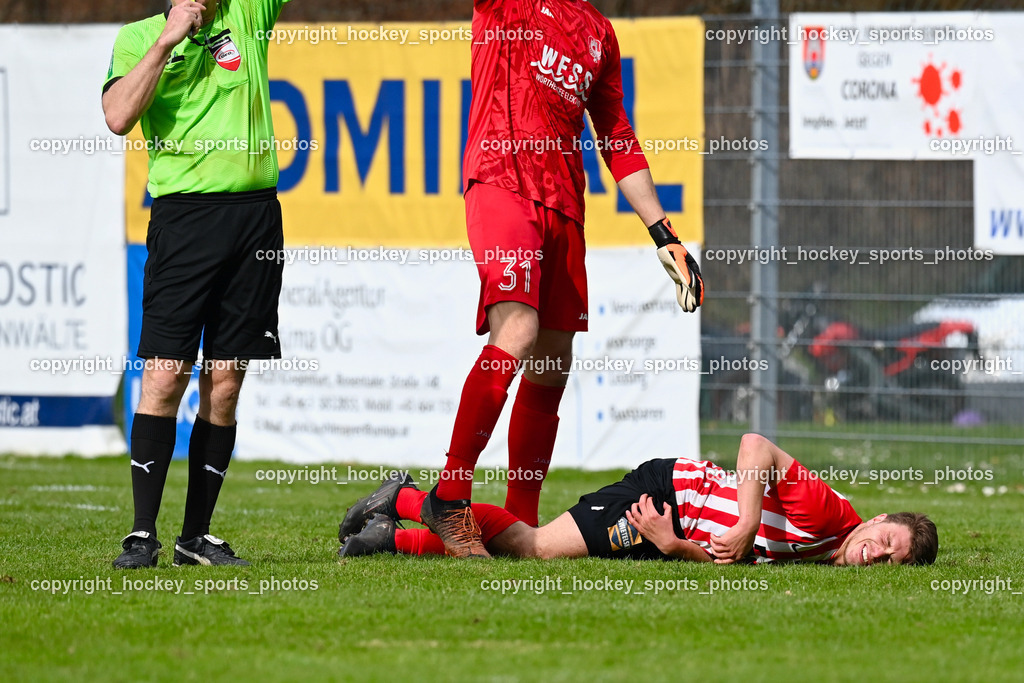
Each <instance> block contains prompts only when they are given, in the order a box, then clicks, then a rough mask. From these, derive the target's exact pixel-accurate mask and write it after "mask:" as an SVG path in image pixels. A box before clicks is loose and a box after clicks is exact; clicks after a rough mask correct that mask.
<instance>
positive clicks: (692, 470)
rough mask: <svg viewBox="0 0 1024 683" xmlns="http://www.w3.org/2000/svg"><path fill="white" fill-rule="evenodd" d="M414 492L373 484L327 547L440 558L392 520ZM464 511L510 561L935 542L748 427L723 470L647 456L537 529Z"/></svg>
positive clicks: (771, 556) (733, 556) (870, 559)
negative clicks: (866, 509) (874, 510)
mask: <svg viewBox="0 0 1024 683" xmlns="http://www.w3.org/2000/svg"><path fill="white" fill-rule="evenodd" d="M426 495H427V494H426V492H424V491H420V490H419V489H418V488H416V485H415V484H414V483H413V482H412V480H411V479H410V478H409V476H408V475H407V474H396V475H395V476H394V477H393V478H392V479H389V480H387V481H385V482H384V483H382V484H381V486H380V488H378V489H377V491H375V492H374V493H372V494H371V495H369V496H367V497H366V498H362V499H360V500H359V501H358V502H356V503H355V504H354V505H353V506H352V507H351V508H349V510H348V512H347V513H346V515H345V519H344V521H342V523H341V527H340V528H339V531H338V538H339V540H341V542H342V547H341V550H339V551H338V554H339V555H340V556H341V557H355V556H359V555H371V554H375V553H403V554H409V555H441V554H444V544H443V543H442V542H441V540H440V538H438V537H437V536H436V535H434V534H433V533H431V532H430V531H429V530H428V529H400V528H398V527H397V523H398V521H399V520H403V519H406V520H410V521H413V522H419V521H420V517H419V514H420V509H421V507H422V505H423V498H424V497H425V496H426ZM473 513H474V515H475V517H476V520H477V522H478V523H479V524H480V528H481V530H482V532H483V541H484V543H485V545H486V547H487V550H488V551H489V552H491V553H492V554H495V555H506V556H512V557H534V558H542V559H551V558H559V557H587V556H590V557H607V558H630V559H679V560H690V561H694V562H710V561H714V562H716V563H719V564H729V563H734V562H755V563H761V562H773V561H774V562H817V563H821V564H831V565H836V566H843V565H872V564H881V563H888V564H931V563H932V562H934V561H935V555H936V553H937V551H938V545H939V541H938V534H937V532H936V529H935V525H934V524H933V523H932V521H931V520H930V519H928V518H927V517H926V516H924V515H921V514H917V513H911V512H899V513H895V514H890V515H885V514H882V515H878V516H877V517H874V518H872V519H869V520H868V521H866V522H864V521H861V518H860V517H859V516H858V515H857V513H856V512H855V511H854V509H853V507H852V506H851V505H850V503H849V501H847V500H846V498H845V497H843V496H842V495H841V494H839V493H837V492H836V491H834V490H832V488H830V487H829V486H828V485H827V484H825V483H824V482H823V481H821V480H820V479H819V478H818V477H817V476H816V475H814V474H813V473H811V472H810V471H808V470H807V469H806V468H805V467H804V466H803V465H801V464H800V463H799V462H797V461H796V460H795V459H794V458H793V457H792V456H790V455H789V454H787V453H786V452H785V451H783V450H782V449H780V448H779V447H778V446H776V445H775V444H773V443H772V442H771V441H769V440H768V439H765V438H764V437H762V436H759V435H757V434H747V435H746V436H744V437H743V439H742V440H741V442H740V449H739V455H738V457H737V463H736V470H735V471H734V472H726V471H725V470H723V469H722V468H720V467H718V466H716V465H714V464H712V463H710V462H707V461H696V460H689V459H686V458H680V459H678V460H673V459H662V460H651V461H649V462H646V463H644V464H643V465H641V466H640V467H638V468H636V469H635V470H633V471H632V472H630V473H629V474H627V475H626V476H625V477H623V479H622V480H621V481H619V482H617V483H615V484H611V485H609V486H605V487H604V488H602V489H601V490H600V491H597V492H595V493H589V494H587V495H585V496H583V497H582V498H580V502H579V503H577V504H576V505H575V506H573V507H572V508H571V509H570V510H569V511H568V512H565V513H564V514H562V515H561V516H559V517H558V518H557V519H555V520H554V521H553V522H551V523H550V524H546V525H544V526H542V527H539V528H534V527H532V526H529V525H527V524H526V523H525V522H522V521H520V520H518V519H517V518H516V517H514V516H513V515H512V514H510V513H509V512H507V511H506V510H504V509H502V508H500V507H497V506H495V505H486V504H480V503H474V504H473Z"/></svg>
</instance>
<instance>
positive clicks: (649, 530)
mask: <svg viewBox="0 0 1024 683" xmlns="http://www.w3.org/2000/svg"><path fill="white" fill-rule="evenodd" d="M626 521H628V522H629V523H630V524H632V525H633V528H635V529H636V530H637V531H639V532H640V535H641V536H643V537H644V538H646V539H647V540H648V541H650V542H651V543H653V544H654V545H656V546H658V548H659V549H660V550H662V552H664V551H665V549H666V548H669V547H671V545H672V543H674V542H675V541H676V539H677V536H676V530H675V527H674V526H673V524H672V507H671V506H670V505H669V504H668V503H662V509H661V512H660V513H659V512H658V508H657V506H655V504H654V499H653V498H651V497H650V496H649V495H647V494H646V493H645V494H643V495H642V496H640V500H639V501H638V502H636V503H633V506H632V507H631V508H630V509H629V510H626Z"/></svg>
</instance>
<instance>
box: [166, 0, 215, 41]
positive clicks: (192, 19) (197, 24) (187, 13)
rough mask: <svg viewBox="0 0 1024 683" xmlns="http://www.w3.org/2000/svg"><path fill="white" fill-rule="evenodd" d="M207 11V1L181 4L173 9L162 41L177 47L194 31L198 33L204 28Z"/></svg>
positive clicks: (168, 17)
mask: <svg viewBox="0 0 1024 683" xmlns="http://www.w3.org/2000/svg"><path fill="white" fill-rule="evenodd" d="M205 11H206V0H199V2H193V1H192V0H186V2H182V3H179V4H177V5H175V6H174V7H172V8H171V11H170V12H169V13H168V14H167V25H166V26H165V27H164V32H163V35H162V36H161V39H163V40H165V41H166V42H167V43H170V44H171V45H177V44H178V43H180V42H181V41H183V40H185V36H187V35H189V34H190V33H192V32H193V31H198V30H199V29H200V28H202V26H203V12H205Z"/></svg>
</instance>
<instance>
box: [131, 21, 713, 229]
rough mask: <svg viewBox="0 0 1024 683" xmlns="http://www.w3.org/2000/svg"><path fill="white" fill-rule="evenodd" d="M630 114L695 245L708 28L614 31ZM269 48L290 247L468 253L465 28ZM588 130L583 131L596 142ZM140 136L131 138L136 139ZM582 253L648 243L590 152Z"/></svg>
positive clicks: (298, 37) (142, 203) (141, 178)
mask: <svg viewBox="0 0 1024 683" xmlns="http://www.w3.org/2000/svg"><path fill="white" fill-rule="evenodd" d="M613 24H614V26H615V31H616V35H617V36H618V39H619V44H620V49H621V54H622V70H623V89H624V92H625V99H624V105H625V107H626V110H627V113H628V114H629V116H630V118H631V120H632V121H633V125H634V128H635V130H636V134H637V137H638V139H639V141H640V144H641V145H642V146H643V148H644V151H645V154H646V155H647V159H648V162H649V163H650V165H651V172H652V173H653V175H654V179H655V182H656V183H657V185H658V193H659V196H660V197H661V200H662V204H663V205H664V206H665V209H666V210H667V211H668V213H669V216H670V217H671V219H672V221H673V225H674V226H675V227H676V230H677V232H678V233H679V236H680V238H681V239H682V240H683V241H684V242H698V243H702V242H703V237H704V230H703V208H702V198H703V163H702V162H703V157H702V156H701V154H700V150H702V149H703V148H704V144H703V140H704V80H703V79H704V26H703V22H701V20H700V19H698V18H695V17H681V18H657V19H636V20H626V19H620V20H615V21H613ZM274 39H275V40H274V41H272V44H271V47H270V79H271V98H272V102H273V105H272V106H273V116H274V126H275V136H276V142H277V146H278V149H279V152H278V154H279V160H280V166H281V180H280V183H279V190H280V193H281V194H280V197H281V203H282V206H283V210H284V226H285V240H286V243H287V244H288V245H289V246H293V247H295V246H305V245H327V246H347V245H352V246H377V245H383V246H389V247H409V246H422V247H459V246H466V245H467V244H468V242H467V239H466V228H465V218H464V206H463V201H462V193H461V188H462V181H461V175H462V150H463V147H464V144H465V143H464V139H465V132H464V131H465V128H466V122H467V118H468V113H469V102H470V97H471V93H470V84H469V67H470V47H471V43H472V41H473V39H474V37H473V36H472V34H471V32H470V28H469V26H468V25H467V24H461V23H430V24H413V23H395V24H387V25H383V26H382V25H378V24H339V25H326V26H319V25H317V26H308V25H300V24H279V25H278V26H277V28H276V30H275V35H274ZM590 131H591V129H590V126H589V124H588V134H589V135H590V139H591V140H592V139H593V133H592V132H590ZM139 135H140V133H139V131H138V127H136V130H135V131H134V132H133V133H132V136H133V137H135V138H136V139H138V137H139ZM583 154H584V165H585V169H586V172H587V186H588V189H587V196H586V202H587V219H586V231H587V243H588V245H590V246H591V247H601V246H621V245H646V244H648V243H649V240H650V238H649V237H648V236H647V232H646V230H644V229H643V225H641V223H640V221H639V219H638V218H637V217H636V215H635V214H634V213H633V212H632V210H631V209H629V207H628V205H627V204H626V202H625V200H624V198H622V197H621V196H620V194H619V192H618V189H617V188H616V186H615V183H614V181H613V179H612V177H611V174H610V173H609V172H608V169H607V168H606V167H605V166H604V163H603V162H602V161H601V157H600V153H599V151H598V150H597V149H587V146H586V145H584V146H583ZM127 157H128V158H127V176H126V183H127V193H126V197H127V200H126V201H127V218H128V220H127V225H128V241H129V242H130V243H134V244H141V243H144V242H145V237H146V228H147V224H148V221H149V209H148V205H149V202H150V200H149V198H148V197H147V195H146V174H147V168H146V166H147V156H146V153H145V152H129V153H128V155H127Z"/></svg>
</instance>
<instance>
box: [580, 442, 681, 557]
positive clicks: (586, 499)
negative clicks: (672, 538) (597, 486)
mask: <svg viewBox="0 0 1024 683" xmlns="http://www.w3.org/2000/svg"><path fill="white" fill-rule="evenodd" d="M675 463H676V461H675V460H672V459H659V460H649V461H648V462H645V463H644V464H643V465H640V467H637V468H636V469H635V470H633V471H632V472H630V473H629V474H627V475H626V476H625V477H623V478H622V481H619V482H617V483H615V484H611V485H609V486H605V487H604V488H603V489H601V490H600V491H597V492H595V493H588V494H586V495H585V496H583V497H581V498H580V502H578V503H577V504H576V505H574V506H573V507H572V508H570V509H569V514H570V515H572V518H573V519H574V520H575V521H576V526H578V527H579V529H580V533H582V534H583V540H584V541H585V542H586V544H587V550H588V551H589V553H590V556H591V557H608V558H613V559H636V560H652V559H668V556H667V555H665V554H664V553H662V552H661V551H660V550H658V547H657V546H656V545H654V544H653V543H651V542H650V541H648V540H647V539H645V538H644V537H643V536H641V535H640V534H639V532H637V530H636V528H634V527H633V525H632V524H630V523H629V522H628V521H627V520H626V511H627V510H629V509H630V508H631V507H632V506H633V503H636V502H638V501H639V500H640V496H641V495H643V494H645V493H646V494H647V495H649V496H650V497H651V498H653V499H654V506H655V507H656V508H657V510H658V512H659V513H660V512H661V510H662V503H668V504H669V505H671V506H672V521H673V524H674V526H675V530H676V535H677V536H679V537H680V538H681V537H682V534H681V533H680V526H679V511H678V508H677V507H676V495H675V490H674V489H673V487H672V470H673V469H674V467H675Z"/></svg>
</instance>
